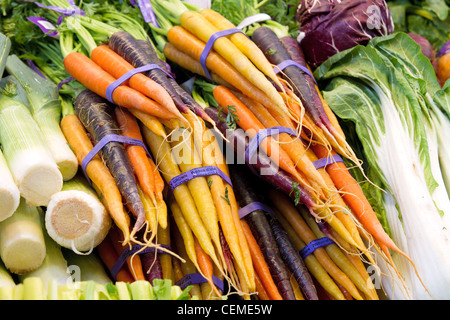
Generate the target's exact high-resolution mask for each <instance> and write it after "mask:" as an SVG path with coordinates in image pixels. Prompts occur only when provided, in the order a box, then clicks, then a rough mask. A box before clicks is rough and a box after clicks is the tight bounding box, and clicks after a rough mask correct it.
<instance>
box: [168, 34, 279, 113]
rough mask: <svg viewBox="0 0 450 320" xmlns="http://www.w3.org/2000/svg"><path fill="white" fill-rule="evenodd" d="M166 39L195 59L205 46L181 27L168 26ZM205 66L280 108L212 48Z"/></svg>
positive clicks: (260, 99) (241, 89)
mask: <svg viewBox="0 0 450 320" xmlns="http://www.w3.org/2000/svg"><path fill="white" fill-rule="evenodd" d="M167 40H168V41H169V42H170V43H172V44H173V45H174V46H175V47H177V48H178V49H179V50H180V51H182V52H184V53H186V54H187V55H189V56H191V57H192V58H194V59H196V60H197V61H200V56H201V54H202V52H203V49H204V47H205V43H204V42H203V41H201V40H199V39H198V38H197V37H195V36H194V35H193V34H192V33H190V32H189V31H187V30H185V29H184V28H183V27H180V26H174V27H172V28H170V30H169V32H168V33H167ZM206 66H207V67H208V69H210V70H212V71H214V72H215V73H217V75H219V76H220V77H221V78H222V79H224V80H225V81H226V82H228V83H229V84H231V85H232V86H233V87H235V88H238V89H239V90H240V91H241V92H242V93H244V94H246V95H248V96H249V97H252V98H253V99H255V100H256V101H259V102H261V103H263V104H264V105H265V106H266V107H268V108H271V109H273V110H280V108H279V107H278V106H277V105H276V104H275V103H274V102H273V101H272V100H271V99H269V97H268V96H267V94H266V93H265V92H264V91H262V90H260V89H259V88H257V87H256V86H255V85H253V84H252V83H251V82H250V81H248V80H247V79H246V78H245V77H244V76H243V75H242V74H240V73H239V72H238V71H237V70H236V68H234V67H233V66H232V65H231V64H230V63H229V62H228V61H226V60H225V59H223V58H222V57H221V56H220V55H218V54H217V53H216V52H214V50H212V51H211V52H210V53H209V55H208V57H207V58H206Z"/></svg>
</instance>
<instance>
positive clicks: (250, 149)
mask: <svg viewBox="0 0 450 320" xmlns="http://www.w3.org/2000/svg"><path fill="white" fill-rule="evenodd" d="M279 133H288V134H290V135H292V136H297V132H295V131H294V130H292V129H291V128H287V127H272V128H267V129H261V130H259V131H258V133H257V134H256V136H255V137H253V139H252V140H251V141H250V143H249V144H248V146H247V149H246V150H245V160H246V161H247V163H248V164H250V163H251V162H250V161H251V160H252V158H253V156H254V155H255V153H256V150H257V149H258V146H259V145H260V144H261V142H262V141H263V140H264V139H265V138H267V137H268V136H272V135H275V134H279Z"/></svg>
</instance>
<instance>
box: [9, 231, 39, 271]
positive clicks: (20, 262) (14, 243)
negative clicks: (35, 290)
mask: <svg viewBox="0 0 450 320" xmlns="http://www.w3.org/2000/svg"><path fill="white" fill-rule="evenodd" d="M45 254H46V248H45V243H44V242H43V241H42V239H40V238H39V237H38V238H35V237H33V235H27V234H24V235H22V236H18V237H16V239H12V240H11V241H9V242H8V243H7V246H6V247H5V248H3V250H2V256H1V258H2V260H3V262H4V264H5V266H6V268H8V270H9V271H11V272H13V273H16V274H25V273H27V272H31V271H33V270H36V269H37V268H39V266H40V265H41V264H42V262H43V261H44V258H45Z"/></svg>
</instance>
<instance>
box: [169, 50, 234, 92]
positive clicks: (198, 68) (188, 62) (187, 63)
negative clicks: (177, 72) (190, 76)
mask: <svg viewBox="0 0 450 320" xmlns="http://www.w3.org/2000/svg"><path fill="white" fill-rule="evenodd" d="M164 56H165V57H166V58H167V60H170V61H172V62H174V63H176V64H177V65H179V66H180V67H181V68H183V69H185V70H188V71H191V72H192V73H195V74H197V75H200V76H202V77H206V74H205V71H204V70H203V67H202V65H201V64H200V62H199V61H198V60H195V59H194V58H192V57H191V56H189V55H187V54H186V53H184V52H182V51H181V50H179V49H178V48H177V47H176V46H174V45H173V44H172V43H170V42H167V43H166V44H165V45H164ZM210 75H211V79H212V80H213V82H214V83H217V84H221V85H223V86H229V87H230V86H231V85H230V84H229V83H228V82H226V81H225V80H223V79H222V78H221V77H220V76H219V75H218V74H217V73H216V72H213V71H211V72H210Z"/></svg>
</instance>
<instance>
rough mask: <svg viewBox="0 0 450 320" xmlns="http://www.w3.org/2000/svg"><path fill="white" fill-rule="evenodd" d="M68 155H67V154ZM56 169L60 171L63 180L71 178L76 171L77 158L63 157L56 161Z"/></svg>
mask: <svg viewBox="0 0 450 320" xmlns="http://www.w3.org/2000/svg"><path fill="white" fill-rule="evenodd" d="M68 156H69V155H68ZM56 164H57V165H58V169H59V171H60V172H61V175H62V177H63V180H64V181H68V180H70V179H72V178H73V177H74V176H75V175H76V174H77V171H78V160H77V158H76V157H75V158H72V157H70V158H65V159H61V160H59V161H56Z"/></svg>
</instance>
